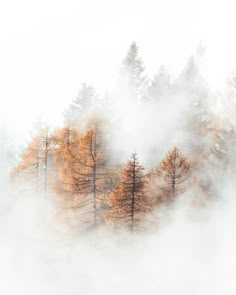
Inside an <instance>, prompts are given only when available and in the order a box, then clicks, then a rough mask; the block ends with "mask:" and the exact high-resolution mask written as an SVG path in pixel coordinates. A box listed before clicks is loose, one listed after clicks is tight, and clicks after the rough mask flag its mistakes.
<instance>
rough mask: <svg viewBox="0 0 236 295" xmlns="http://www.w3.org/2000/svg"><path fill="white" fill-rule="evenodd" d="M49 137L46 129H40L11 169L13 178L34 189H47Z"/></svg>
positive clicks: (41, 190) (49, 162)
mask: <svg viewBox="0 0 236 295" xmlns="http://www.w3.org/2000/svg"><path fill="white" fill-rule="evenodd" d="M50 156H51V139H50V136H49V133H48V129H46V128H45V129H42V130H41V131H40V132H39V133H38V134H37V135H36V136H35V137H34V138H33V140H32V142H31V143H30V144H29V145H28V147H27V148H26V150H25V152H24V153H23V154H22V157H21V161H20V163H19V165H18V166H17V167H16V168H15V169H14V170H13V173H12V176H13V180H15V181H17V182H18V183H19V182H20V183H21V184H27V186H30V187H31V188H33V189H34V190H36V191H40V192H44V194H45V196H46V194H47V191H48V180H49V168H52V161H51V158H50Z"/></svg>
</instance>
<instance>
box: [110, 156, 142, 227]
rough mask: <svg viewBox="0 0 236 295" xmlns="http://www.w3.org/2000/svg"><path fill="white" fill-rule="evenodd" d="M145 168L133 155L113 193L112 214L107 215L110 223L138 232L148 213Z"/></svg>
mask: <svg viewBox="0 0 236 295" xmlns="http://www.w3.org/2000/svg"><path fill="white" fill-rule="evenodd" d="M143 170H144V168H143V166H142V165H141V164H140V163H139V161H138V159H137V156H136V154H133V155H132V157H131V159H130V160H129V161H128V163H127V165H126V166H125V167H124V169H123V170H122V171H121V176H120V183H119V184H118V186H117V187H116V189H115V190H114V191H113V192H112V193H111V196H110V200H109V204H110V207H111V209H110V212H109V213H108V214H107V215H106V219H107V221H108V223H112V224H113V225H115V226H123V227H126V228H128V229H129V230H130V231H131V232H134V231H136V230H137V229H138V228H139V227H140V225H141V223H142V221H143V218H144V214H145V213H146V212H147V211H148V204H147V199H146V197H145V195H144V175H143Z"/></svg>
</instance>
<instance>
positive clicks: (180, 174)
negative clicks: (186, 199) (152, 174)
mask: <svg viewBox="0 0 236 295" xmlns="http://www.w3.org/2000/svg"><path fill="white" fill-rule="evenodd" d="M189 174H190V163H189V161H188V160H187V159H186V158H185V157H184V156H183V155H182V154H181V152H180V150H179V149H178V148H177V147H174V148H173V149H172V150H171V151H169V152H168V153H167V155H166V157H165V159H164V160H163V161H162V162H161V165H160V177H161V179H162V180H163V182H164V185H163V192H164V193H165V194H166V195H167V198H168V199H169V200H173V199H174V198H175V197H176V196H177V195H178V193H180V192H182V191H183V190H184V188H183V183H184V182H186V181H187V179H188V178H189Z"/></svg>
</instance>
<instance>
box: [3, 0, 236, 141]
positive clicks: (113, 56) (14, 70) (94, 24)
mask: <svg viewBox="0 0 236 295" xmlns="http://www.w3.org/2000/svg"><path fill="white" fill-rule="evenodd" d="M234 3H235V1H233V0H232V1H228V0H224V1H217V0H215V1H213V0H196V1H194V0H145V1H144V0H119V1H118V0H117V1H114V0H113V1H112V0H99V1H98V0H85V1H82V0H77V1H76V0H63V1H62V0H40V1H35V0H21V1H19V0H1V2H0V81H1V83H0V116H1V118H5V119H6V120H5V121H7V127H8V128H9V130H13V131H14V132H15V133H17V134H18V136H19V135H20V134H22V133H23V132H22V130H23V129H24V128H25V127H26V126H29V127H27V128H28V129H30V128H31V124H32V123H33V121H36V120H37V118H38V116H39V113H40V112H42V113H43V114H44V116H45V117H49V116H51V118H52V119H53V120H54V119H57V118H58V116H59V115H60V113H61V111H62V110H63V108H64V106H66V105H67V104H69V102H70V101H71V100H72V99H74V98H75V96H76V95H77V91H78V88H79V87H80V84H81V82H91V83H93V84H94V85H95V86H97V87H100V88H102V89H104V90H106V88H109V85H110V83H112V81H113V80H114V77H115V74H116V71H117V70H118V67H119V65H120V63H121V61H122V59H123V57H124V55H125V53H126V51H127V49H128V46H129V44H130V43H131V41H133V40H135V41H137V43H138V45H140V47H141V55H142V57H143V59H144V61H145V62H146V65H147V69H148V71H149V72H150V73H153V72H155V70H157V69H158V67H159V66H160V65H161V64H164V65H167V66H168V67H169V69H170V70H171V71H173V72H174V73H177V72H178V71H179V70H180V69H181V67H182V66H183V65H184V63H185V61H186V59H187V58H188V56H189V55H191V54H192V53H194V52H195V49H196V47H197V46H198V45H199V44H200V43H201V44H203V45H204V46H205V47H206V49H207V50H206V55H205V63H204V65H203V69H204V73H205V76H206V77H207V79H208V81H209V82H210V83H211V84H212V85H213V86H216V87H218V86H220V85H222V81H224V79H225V77H226V76H227V74H229V73H230V72H231V71H232V70H234V69H235V70H236V41H235V39H236V37H235V36H236V35H235V30H236V18H235V13H236V9H235V8H236V4H234Z"/></svg>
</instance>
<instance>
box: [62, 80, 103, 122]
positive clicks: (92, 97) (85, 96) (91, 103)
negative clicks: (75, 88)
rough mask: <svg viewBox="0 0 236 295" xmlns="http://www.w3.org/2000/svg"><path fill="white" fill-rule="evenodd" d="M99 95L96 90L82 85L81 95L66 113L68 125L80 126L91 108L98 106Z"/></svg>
mask: <svg viewBox="0 0 236 295" xmlns="http://www.w3.org/2000/svg"><path fill="white" fill-rule="evenodd" d="M97 99H98V94H97V92H96V89H95V88H94V87H93V86H91V85H87V84H85V83H84V84H82V86H81V88H80V90H79V94H78V96H77V97H76V99H75V100H74V101H73V102H72V104H71V105H70V106H69V108H68V109H67V110H66V111H65V114H64V116H65V119H66V122H67V123H72V124H78V123H79V122H80V121H81V119H82V118H83V117H85V116H86V115H87V114H88V112H89V111H90V110H91V108H94V107H95V106H96V103H97Z"/></svg>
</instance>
